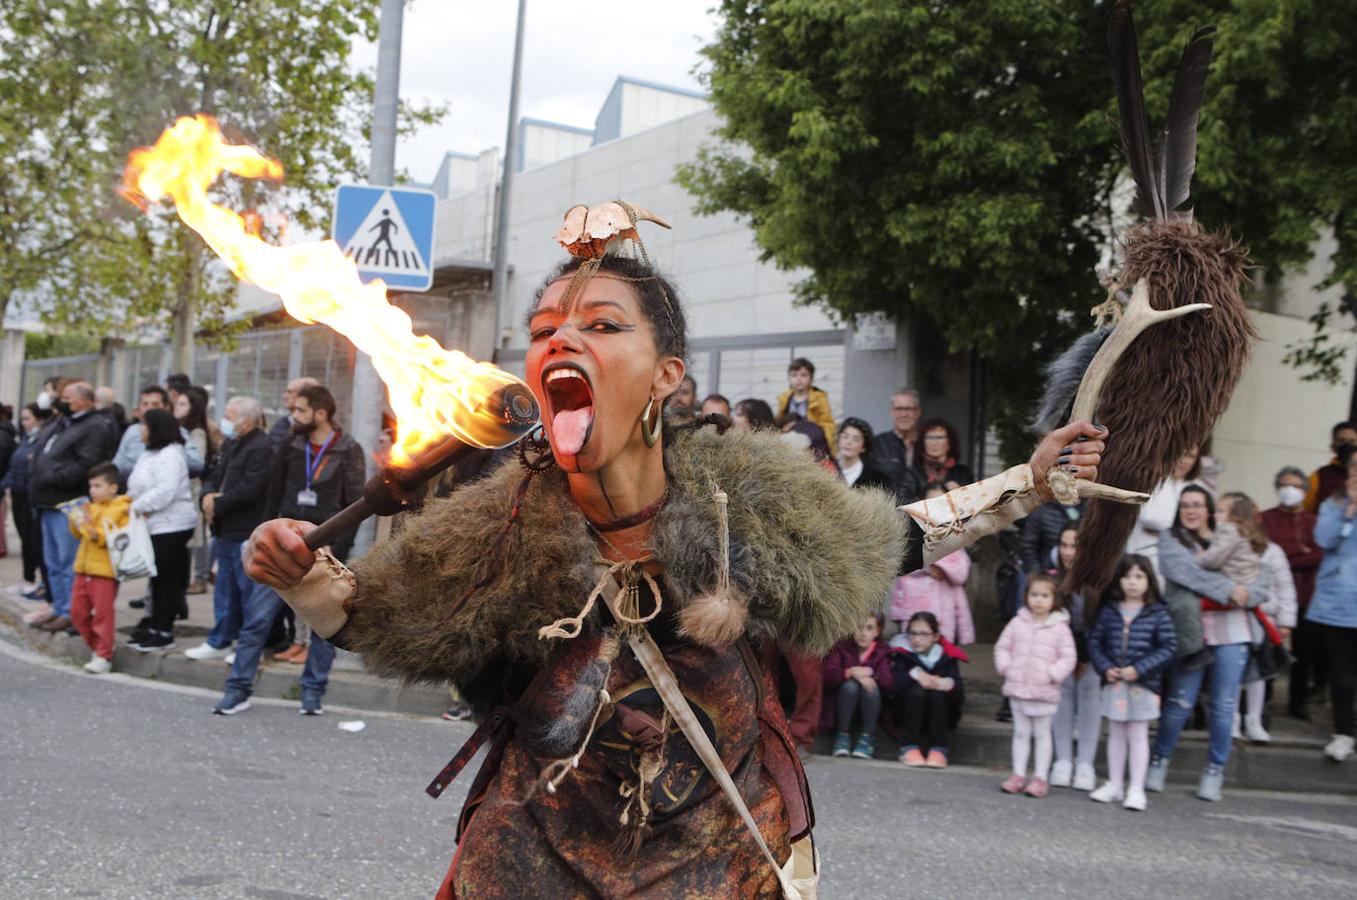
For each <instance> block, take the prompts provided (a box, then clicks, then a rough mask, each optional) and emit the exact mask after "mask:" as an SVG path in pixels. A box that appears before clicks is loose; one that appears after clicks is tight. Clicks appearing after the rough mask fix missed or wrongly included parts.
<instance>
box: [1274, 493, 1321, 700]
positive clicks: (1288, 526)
mask: <svg viewBox="0 0 1357 900" xmlns="http://www.w3.org/2000/svg"><path fill="white" fill-rule="evenodd" d="M1273 483H1274V485H1275V486H1276V488H1277V505H1276V506H1274V507H1273V508H1272V509H1269V510H1267V511H1266V512H1264V513H1263V527H1264V528H1265V529H1266V530H1267V536H1268V539H1269V540H1270V541H1272V542H1273V543H1274V544H1276V545H1277V546H1279V547H1281V548H1282V551H1283V552H1285V553H1286V561H1287V564H1288V565H1290V567H1291V578H1292V580H1293V581H1294V582H1295V584H1296V605H1297V606H1298V607H1299V615H1298V616H1297V619H1296V628H1295V630H1294V631H1292V632H1291V653H1292V655H1293V656H1294V657H1295V661H1294V662H1293V663H1292V666H1291V682H1290V695H1289V696H1288V698H1287V712H1288V713H1289V714H1290V715H1291V716H1292V717H1293V718H1297V719H1307V720H1308V719H1309V718H1310V712H1309V710H1308V709H1306V706H1305V703H1306V700H1308V699H1309V697H1310V694H1311V693H1312V692H1317V691H1320V690H1322V689H1323V687H1324V682H1325V678H1324V675H1325V673H1324V671H1323V660H1324V657H1323V652H1322V650H1321V648H1320V645H1319V633H1318V627H1317V626H1316V625H1315V623H1314V622H1310V621H1308V620H1306V618H1305V610H1306V608H1307V607H1308V606H1309V605H1310V597H1311V596H1313V594H1314V592H1315V575H1316V574H1317V573H1318V571H1319V564H1320V563H1321V562H1323V561H1324V551H1323V550H1322V549H1321V548H1320V546H1319V544H1317V543H1316V542H1315V523H1316V522H1317V521H1318V519H1317V517H1316V516H1315V515H1314V513H1311V512H1308V511H1306V510H1305V509H1304V508H1303V506H1302V504H1303V503H1304V501H1305V485H1306V479H1305V473H1304V472H1302V471H1301V470H1300V469H1297V468H1296V467H1295V466H1287V467H1286V468H1284V469H1282V470H1281V471H1280V472H1278V473H1277V477H1276V478H1275V479H1274V480H1273Z"/></svg>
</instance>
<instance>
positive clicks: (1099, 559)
mask: <svg viewBox="0 0 1357 900" xmlns="http://www.w3.org/2000/svg"><path fill="white" fill-rule="evenodd" d="M1124 253H1125V263H1124V265H1123V268H1122V272H1121V277H1120V281H1121V283H1122V284H1134V283H1136V282H1137V281H1138V280H1140V279H1141V278H1145V279H1147V280H1148V281H1149V286H1150V303H1151V305H1152V306H1154V308H1155V309H1173V308H1176V307H1179V306H1182V305H1184V304H1187V303H1210V304H1211V305H1212V309H1210V310H1208V311H1206V312H1202V313H1195V314H1193V315H1189V316H1184V317H1182V318H1178V319H1174V320H1172V321H1169V322H1165V323H1163V324H1161V325H1156V326H1155V327H1154V330H1153V332H1152V333H1151V334H1147V335H1145V336H1143V337H1142V339H1141V340H1138V341H1136V342H1135V343H1134V344H1132V345H1131V346H1130V348H1129V349H1128V350H1127V351H1126V353H1125V355H1124V356H1122V358H1121V360H1120V361H1119V362H1118V363H1117V365H1116V368H1114V369H1113V370H1112V375H1111V376H1110V377H1109V379H1108V382H1107V384H1106V385H1105V386H1104V388H1103V392H1102V397H1101V400H1100V403H1099V407H1098V410H1099V412H1098V420H1099V421H1100V422H1102V423H1103V424H1104V425H1106V426H1107V428H1108V429H1109V431H1110V432H1111V439H1110V440H1109V441H1108V445H1107V451H1106V452H1105V453H1104V454H1103V461H1102V466H1101V467H1100V468H1099V470H1098V480H1099V481H1101V482H1104V483H1106V484H1111V485H1116V486H1117V487H1120V488H1126V489H1128V490H1135V491H1145V492H1149V491H1151V490H1153V488H1154V487H1155V485H1157V484H1158V483H1159V482H1160V481H1162V480H1163V479H1164V478H1165V477H1166V476H1167V475H1168V474H1169V473H1170V472H1171V471H1172V470H1173V465H1174V463H1175V462H1176V461H1177V459H1178V457H1179V456H1181V455H1182V454H1183V453H1184V452H1185V451H1186V450H1187V449H1188V447H1190V446H1192V445H1194V444H1200V443H1202V442H1203V441H1205V440H1206V438H1207V436H1208V435H1209V434H1210V432H1211V427H1212V426H1213V425H1214V424H1215V421H1216V419H1217V418H1219V417H1220V414H1221V413H1223V412H1224V411H1225V407H1226V406H1227V405H1228V404H1229V402H1230V395H1231V394H1232V393H1233V392H1234V388H1235V385H1236V384H1237V383H1238V382H1239V377H1240V375H1241V374H1243V371H1244V365H1245V363H1246V362H1247V361H1248V358H1249V353H1250V351H1251V348H1252V345H1253V342H1254V341H1255V340H1256V339H1257V333H1256V332H1255V331H1254V328H1253V323H1252V321H1250V319H1249V314H1248V310H1247V309H1246V308H1245V306H1244V300H1243V298H1242V297H1241V296H1240V292H1239V291H1240V286H1241V285H1242V284H1243V282H1244V279H1245V277H1246V275H1245V270H1246V268H1247V266H1248V255H1247V252H1246V251H1245V250H1244V249H1243V248H1242V247H1240V246H1239V245H1238V244H1237V243H1236V242H1235V241H1234V239H1233V238H1231V237H1230V236H1229V235H1228V234H1226V233H1223V232H1217V233H1212V234H1207V233H1204V232H1203V231H1202V230H1201V229H1200V228H1199V227H1198V226H1197V224H1196V223H1195V222H1192V221H1188V220H1177V221H1171V222H1163V221H1160V222H1145V223H1142V224H1140V225H1137V226H1135V227H1133V228H1132V229H1131V230H1130V231H1129V233H1128V234H1127V240H1126V244H1125V248H1124ZM1150 397H1153V398H1154V402H1147V399H1146V398H1150ZM1137 511H1138V507H1135V506H1126V505H1121V504H1115V503H1107V502H1104V501H1099V500H1095V501H1093V502H1092V503H1091V504H1090V507H1089V510H1088V513H1087V515H1086V518H1085V521H1084V523H1083V525H1082V527H1081V531H1080V537H1079V554H1078V556H1077V557H1076V558H1075V561H1074V566H1073V567H1072V570H1071V573H1070V580H1069V582H1068V585H1067V586H1068V587H1078V588H1080V589H1083V590H1085V591H1094V592H1098V591H1101V590H1102V589H1103V588H1104V587H1105V586H1106V585H1107V583H1108V581H1109V580H1110V579H1111V577H1112V571H1113V569H1114V568H1115V566H1116V564H1117V560H1118V559H1119V558H1120V557H1121V554H1122V552H1123V551H1124V549H1125V546H1126V539H1127V538H1128V537H1130V534H1131V529H1132V528H1133V527H1134V526H1135V521H1136V514H1137Z"/></svg>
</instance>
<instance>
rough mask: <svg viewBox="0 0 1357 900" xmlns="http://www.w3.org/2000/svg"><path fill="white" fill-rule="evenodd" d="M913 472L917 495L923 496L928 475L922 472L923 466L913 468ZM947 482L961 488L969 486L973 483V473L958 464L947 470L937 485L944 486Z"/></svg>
mask: <svg viewBox="0 0 1357 900" xmlns="http://www.w3.org/2000/svg"><path fill="white" fill-rule="evenodd" d="M913 472H914V477H915V478H917V479H919V493H920V494H923V490H924V488H926V487H928V473H927V472H926V471H925V470H924V467H923V466H915V467H914V468H913ZM949 481H955V482H956V483H957V484H959V485H963V486H964V485H967V484H970V483H972V482H973V481H975V472H973V471H972V470H971V467H970V466H968V465H966V464H965V463H962V462H959V463H957V464H956V465H954V466H952V468H950V469H948V470H947V474H946V475H945V476H944V477H943V479H942V480H941V481H940V482H939V483H940V484H946V483H947V482H949Z"/></svg>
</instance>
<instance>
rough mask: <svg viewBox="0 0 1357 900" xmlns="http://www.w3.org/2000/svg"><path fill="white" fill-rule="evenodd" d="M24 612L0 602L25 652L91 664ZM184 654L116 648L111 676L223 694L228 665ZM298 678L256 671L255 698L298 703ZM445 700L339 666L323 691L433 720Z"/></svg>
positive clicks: (280, 671) (76, 642) (2, 616)
mask: <svg viewBox="0 0 1357 900" xmlns="http://www.w3.org/2000/svg"><path fill="white" fill-rule="evenodd" d="M22 612H23V607H22V606H20V605H19V604H18V603H17V601H15V600H14V599H13V598H10V597H4V596H0V623H4V624H5V625H8V626H9V627H10V628H11V629H12V630H13V632H14V633H15V634H16V635H17V636H18V638H19V639H20V640H22V641H23V642H24V643H26V644H27V645H28V646H29V647H31V648H32V649H34V650H36V651H38V652H39V653H42V654H44V655H46V656H51V657H55V658H57V659H69V660H72V661H74V662H75V663H76V664H78V665H84V664H85V663H86V662H88V661H89V658H90V650H89V648H88V647H86V646H85V642H84V641H83V640H81V639H80V638H79V637H78V636H74V637H73V636H71V635H68V634H66V633H65V632H57V633H56V634H48V633H47V632H43V631H39V630H37V629H35V628H30V627H28V626H27V625H25V624H24V622H23V616H22ZM119 637H120V638H121V637H122V635H119ZM184 649H187V648H185V647H184V645H183V643H182V641H181V643H180V645H179V647H178V648H176V649H175V650H172V651H169V652H165V651H152V652H149V653H142V652H141V651H139V650H133V649H132V648H130V647H128V646H126V645H125V644H123V643H121V642H120V643H118V644H116V645H115V647H114V651H113V671H115V672H121V673H122V674H124V675H133V676H137V677H139V678H150V679H156V680H159V681H165V682H169V683H171V684H183V685H189V686H191V687H200V688H206V689H208V690H213V691H221V690H222V689H223V686H224V685H225V683H226V675H227V671H228V666H227V665H226V663H225V662H223V661H222V660H219V659H208V660H192V659H189V658H187V657H186V656H184V654H183V650H184ZM300 677H301V667H300V666H295V665H289V666H287V667H286V668H283V665H282V664H279V665H274V664H271V663H268V662H265V663H263V664H261V665H260V667H259V673H258V674H257V675H256V676H255V685H254V691H255V694H256V695H258V696H260V697H273V698H279V699H283V700H299V699H300V697H301V692H300V691H301V689H300V687H299V685H298V679H299V678H300ZM448 700H449V697H448V692H447V690H446V689H445V688H437V687H432V686H429V685H411V686H408V687H403V686H402V685H401V684H400V683H399V682H395V681H389V680H387V679H383V678H377V677H376V676H374V675H369V674H367V673H366V672H361V671H354V670H351V669H341V668H339V667H338V666H336V667H335V668H334V669H332V670H331V671H330V682H329V686H328V687H327V688H326V691H325V702H326V703H327V704H333V705H335V706H345V707H350V708H353V709H361V710H374V711H379V712H391V713H401V714H406V715H420V716H437V715H439V714H441V713H442V712H443V710H445V709H447V706H448Z"/></svg>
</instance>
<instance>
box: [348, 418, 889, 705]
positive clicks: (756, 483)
mask: <svg viewBox="0 0 1357 900" xmlns="http://www.w3.org/2000/svg"><path fill="white" fill-rule="evenodd" d="M665 463H666V466H667V467H668V469H669V472H670V476H671V477H670V490H671V494H670V500H669V502H668V504H666V506H665V508H664V509H663V510H662V511H661V513H660V515H659V516H658V517H657V518H656V521H655V527H654V532H653V537H652V541H653V552H654V555H655V557H656V559H657V560H658V561H659V562H661V563H662V564H663V566H664V582H663V586H664V592H665V602H666V604H669V605H670V608H671V609H672V610H673V611H676V612H677V611H679V610H681V609H682V608H683V607H684V605H685V604H687V603H688V602H690V601H691V600H693V599H695V598H697V597H700V596H702V595H704V594H707V593H710V591H711V590H712V588H713V587H714V586H715V585H716V583H717V577H718V571H719V568H718V567H719V560H720V544H719V541H720V538H719V530H718V518H717V509H716V504H715V503H714V502H712V499H711V496H712V492H713V491H714V490H715V487H716V486H717V485H719V486H720V487H721V488H722V489H723V490H724V491H725V492H726V494H727V495H728V496H729V520H730V536H731V554H730V556H731V569H730V583H731V586H732V587H733V588H735V589H736V590H737V591H738V593H739V595H740V596H741V597H744V598H748V606H749V608H748V624H747V632H748V633H750V634H752V635H756V636H767V637H773V638H776V639H778V640H780V641H782V642H784V643H785V644H787V645H788V646H791V647H795V648H798V649H802V650H806V651H809V652H816V653H818V652H823V651H825V650H827V649H828V648H829V647H830V646H831V645H832V644H833V643H834V642H835V641H837V640H838V639H840V638H841V637H844V636H845V635H847V634H849V633H851V632H852V630H853V629H854V628H855V627H856V626H857V624H858V623H859V622H860V621H861V619H862V617H863V616H864V615H866V614H867V613H869V612H870V611H872V610H875V609H880V608H881V604H882V603H883V602H884V599H885V597H886V594H887V592H888V591H889V589H890V586H891V583H892V581H893V579H894V578H895V576H896V573H897V571H898V567H899V564H900V557H901V554H902V552H903V544H904V534H905V527H906V523H905V522H904V516H903V515H902V514H901V513H899V512H897V511H896V509H895V508H894V504H893V501H892V500H891V498H890V497H889V495H888V494H886V493H884V492H877V491H870V490H852V489H850V488H847V487H846V486H844V484H843V483H842V482H841V481H840V480H838V479H837V478H835V477H834V476H833V475H832V474H830V473H829V472H826V471H825V470H824V469H823V468H822V467H821V466H820V465H818V464H817V463H815V462H813V461H812V460H811V458H810V457H809V455H808V454H806V453H805V452H804V451H800V450H797V449H795V448H792V447H790V446H788V445H787V444H786V443H784V442H783V441H782V440H781V439H780V438H779V436H777V435H771V434H751V433H747V432H737V431H729V432H727V433H726V434H724V435H717V434H716V433H715V432H714V431H713V430H711V429H703V430H701V431H698V432H695V433H684V434H681V435H680V437H679V438H678V439H677V441H676V442H675V443H674V445H673V446H672V447H668V448H666V453H665ZM523 477H524V472H523V470H522V469H521V468H519V467H518V466H517V465H513V464H508V465H505V466H504V467H502V468H501V469H500V470H498V471H497V472H495V473H493V474H492V475H490V476H489V477H487V478H486V479H485V480H483V481H480V482H477V483H475V484H472V485H469V486H467V487H465V488H462V489H460V490H458V491H456V492H455V493H453V494H452V496H450V497H448V498H446V499H444V500H437V501H433V502H431V503H429V504H428V505H427V506H426V507H425V509H424V511H423V512H422V513H420V514H418V515H417V516H415V517H413V518H412V519H411V521H409V522H408V523H407V524H406V525H405V527H404V528H403V529H402V530H401V531H400V532H399V533H397V534H396V535H393V536H392V537H391V538H390V539H389V540H387V541H385V542H383V543H381V544H379V545H378V546H376V547H374V548H373V549H372V551H370V552H369V553H368V554H367V555H366V556H365V557H363V559H361V560H359V561H358V562H356V563H355V564H354V567H353V569H354V574H355V576H356V578H357V583H358V594H357V595H356V597H355V598H354V600H353V602H352V608H351V614H350V620H349V624H348V625H347V626H346V628H345V629H344V633H343V638H344V643H345V646H348V647H349V648H351V649H353V650H356V651H358V652H360V653H362V654H363V658H364V663H365V664H366V665H367V667H368V668H369V669H370V670H371V671H373V672H376V673H378V674H380V675H385V676H388V677H395V678H400V679H402V680H404V681H407V682H414V681H426V682H436V683H438V682H446V681H452V682H453V683H455V684H457V685H458V687H459V688H461V689H463V691H464V692H465V693H467V694H470V695H472V699H473V700H477V701H479V702H478V704H477V705H478V706H480V707H481V708H484V706H485V704H486V703H487V702H500V701H502V700H503V699H504V698H506V697H507V698H512V697H513V696H515V695H516V694H517V693H519V692H520V691H521V690H522V688H523V687H524V686H525V685H526V682H527V680H528V679H530V678H531V677H532V675H533V673H534V672H535V671H536V669H537V668H539V667H540V666H541V664H542V663H543V661H544V660H545V659H546V657H547V654H548V652H549V651H550V649H551V647H552V644H553V643H554V642H553V641H546V640H539V639H538V637H537V630H538V629H539V628H540V627H542V626H543V625H547V624H550V623H551V622H553V621H555V620H556V619H559V618H563V617H565V616H573V615H576V614H577V613H578V612H579V611H580V608H581V606H582V605H583V603H584V600H585V598H586V597H587V595H588V593H589V590H590V588H592V587H593V585H594V581H595V577H594V573H593V559H594V556H595V549H594V546H593V541H592V540H591V539H590V536H589V533H588V531H587V530H586V528H585V522H584V517H583V515H582V514H581V513H580V511H579V509H578V507H576V506H575V504H574V502H573V501H572V500H571V499H570V496H569V493H568V490H567V485H566V479H565V475H564V474H563V473H561V472H560V471H558V470H554V469H553V470H551V471H549V472H547V473H545V474H543V475H540V476H538V477H537V478H535V479H534V480H533V482H532V485H531V487H530V488H529V490H528V493H527V496H526V499H525V501H524V503H523V506H522V521H521V523H520V525H519V526H517V527H515V528H514V529H513V530H512V531H511V532H510V534H509V537H508V540H507V542H506V544H505V553H504V558H505V562H504V564H503V566H501V567H500V570H499V573H498V575H497V576H496V577H495V578H493V579H492V580H491V581H490V582H489V584H487V585H486V586H485V587H484V588H482V589H480V590H479V591H477V592H475V593H473V594H472V595H471V597H470V599H469V600H468V602H467V604H466V606H465V607H464V608H463V609H462V611H461V612H460V613H458V614H457V616H455V617H454V618H453V619H452V620H451V622H448V621H446V611H447V609H448V607H449V604H451V603H452V602H453V600H454V599H455V598H457V597H458V596H460V595H461V594H462V593H463V591H464V590H465V589H466V587H467V586H468V585H470V584H472V583H474V582H475V581H476V580H477V579H478V578H480V577H482V576H483V575H484V574H485V573H484V572H483V570H482V569H483V566H484V562H485V555H486V548H487V547H489V546H490V544H491V543H492V541H493V539H494V536H495V534H496V533H497V532H498V530H499V529H500V527H501V526H502V525H503V524H504V522H505V520H506V517H507V516H508V513H509V509H510V506H511V502H512V497H513V493H514V490H515V488H516V487H517V486H518V485H519V484H520V482H521V481H522V479H523ZM595 616H597V613H595Z"/></svg>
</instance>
